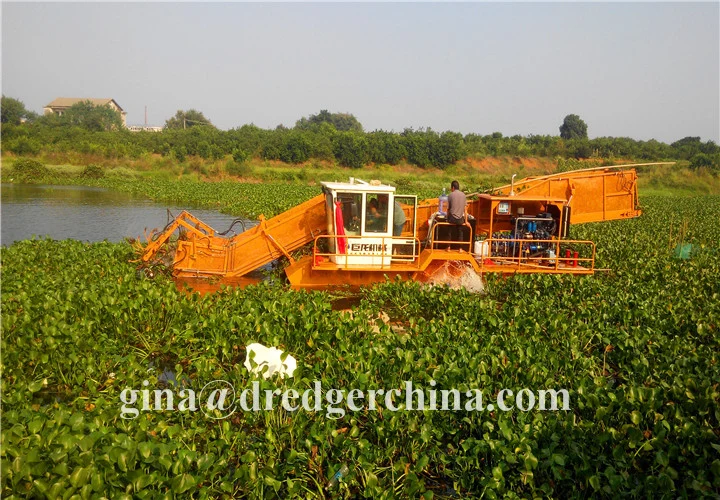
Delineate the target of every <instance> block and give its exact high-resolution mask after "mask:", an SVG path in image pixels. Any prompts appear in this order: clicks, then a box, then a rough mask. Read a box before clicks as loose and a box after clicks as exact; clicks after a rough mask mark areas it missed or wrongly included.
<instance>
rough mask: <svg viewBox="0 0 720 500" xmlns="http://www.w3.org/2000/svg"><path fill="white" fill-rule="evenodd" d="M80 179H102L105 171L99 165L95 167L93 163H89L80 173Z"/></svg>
mask: <svg viewBox="0 0 720 500" xmlns="http://www.w3.org/2000/svg"><path fill="white" fill-rule="evenodd" d="M80 177H82V178H84V179H102V178H103V177H105V169H104V168H103V167H101V166H100V165H95V164H94V163H91V164H90V165H88V166H87V167H85V170H83V171H82V174H80Z"/></svg>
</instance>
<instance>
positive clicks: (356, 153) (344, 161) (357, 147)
mask: <svg viewBox="0 0 720 500" xmlns="http://www.w3.org/2000/svg"><path fill="white" fill-rule="evenodd" d="M333 150H334V152H335V158H336V159H337V161H338V163H340V165H343V166H345V167H350V168H362V166H363V165H365V164H366V163H367V161H368V156H369V155H368V141H367V139H366V138H365V135H364V134H360V133H357V132H342V133H340V134H337V135H336V136H335V137H334V139H333Z"/></svg>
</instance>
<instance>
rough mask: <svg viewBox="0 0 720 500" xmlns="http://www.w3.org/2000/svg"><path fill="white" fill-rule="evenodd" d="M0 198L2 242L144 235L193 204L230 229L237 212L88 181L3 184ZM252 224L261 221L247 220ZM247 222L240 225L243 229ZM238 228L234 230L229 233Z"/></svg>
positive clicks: (204, 216)
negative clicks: (179, 202) (157, 199)
mask: <svg viewBox="0 0 720 500" xmlns="http://www.w3.org/2000/svg"><path fill="white" fill-rule="evenodd" d="M1 188H2V192H1V195H2V197H1V198H0V201H1V203H0V223H1V225H2V227H1V231H0V243H1V244H2V245H10V244H11V243H13V242H14V241H17V240H24V239H30V238H32V237H34V236H35V237H46V236H49V237H50V238H53V239H57V240H63V239H75V240H81V241H90V242H93V241H103V240H108V241H113V242H118V241H123V239H125V238H139V237H140V238H143V241H144V236H143V235H144V233H145V231H146V229H147V230H148V231H149V230H151V229H153V228H157V229H162V228H163V227H165V225H166V224H167V223H168V210H170V212H171V213H172V214H173V215H178V214H179V213H180V212H182V210H188V211H189V212H191V213H192V214H193V215H194V216H196V217H198V218H199V219H200V220H202V221H203V222H205V223H206V224H208V225H210V226H211V227H212V228H214V229H215V230H216V231H219V232H222V231H225V230H226V229H227V228H228V227H229V226H230V224H231V222H232V221H233V220H234V219H235V217H233V216H231V215H227V214H222V213H220V212H217V211H214V210H200V209H195V208H193V207H191V206H183V205H177V204H163V203H157V202H154V201H152V200H149V199H147V198H144V197H139V196H133V195H131V194H127V193H120V192H117V191H112V190H109V189H103V188H95V187H88V186H46V185H37V184H2V186H1ZM244 222H245V225H246V227H250V226H253V225H255V224H257V222H254V221H252V222H251V221H244ZM242 231H243V229H242V225H240V224H238V225H236V226H235V228H234V233H241V232H242ZM232 234H233V233H229V236H230V235H232Z"/></svg>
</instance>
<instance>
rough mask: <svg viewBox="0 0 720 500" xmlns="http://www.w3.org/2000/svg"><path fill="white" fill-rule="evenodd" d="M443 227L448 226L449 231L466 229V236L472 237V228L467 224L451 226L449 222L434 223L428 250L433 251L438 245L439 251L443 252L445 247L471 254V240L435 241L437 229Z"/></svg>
mask: <svg viewBox="0 0 720 500" xmlns="http://www.w3.org/2000/svg"><path fill="white" fill-rule="evenodd" d="M443 226H448V227H449V228H450V230H451V231H452V230H457V231H460V228H461V227H466V228H467V230H468V235H470V236H472V226H471V225H470V224H469V223H467V222H465V223H463V224H451V223H450V222H435V223H434V224H433V227H432V233H431V236H430V248H432V249H435V248H436V245H438V246H439V247H440V248H438V249H439V250H444V249H445V248H447V247H451V248H453V249H461V250H466V251H467V252H469V253H472V245H473V242H472V238H470V240H471V241H446V240H438V239H436V236H437V233H438V229H439V228H441V227H443Z"/></svg>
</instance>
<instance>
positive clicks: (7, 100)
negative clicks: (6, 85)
mask: <svg viewBox="0 0 720 500" xmlns="http://www.w3.org/2000/svg"><path fill="white" fill-rule="evenodd" d="M0 108H1V112H0V115H2V124H3V125H5V124H8V125H20V124H21V123H22V122H23V121H25V120H33V119H35V118H36V117H37V114H35V113H33V112H32V111H28V110H27V109H26V108H25V104H24V103H23V102H22V101H19V100H17V99H13V98H12V97H5V96H2V101H1V102H0Z"/></svg>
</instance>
